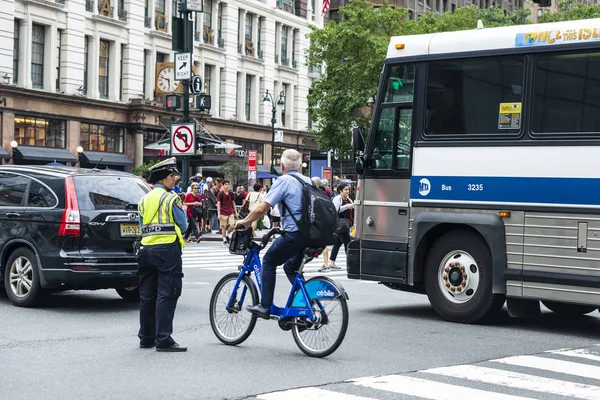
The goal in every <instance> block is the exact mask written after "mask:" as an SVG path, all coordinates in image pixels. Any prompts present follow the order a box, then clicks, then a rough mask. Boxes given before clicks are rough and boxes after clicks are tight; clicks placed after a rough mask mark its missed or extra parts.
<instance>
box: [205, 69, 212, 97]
mask: <svg viewBox="0 0 600 400" xmlns="http://www.w3.org/2000/svg"><path fill="white" fill-rule="evenodd" d="M211 78H212V67H211V66H210V65H207V64H205V65H204V93H205V94H211V83H212V79H211Z"/></svg>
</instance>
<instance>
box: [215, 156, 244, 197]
mask: <svg viewBox="0 0 600 400" xmlns="http://www.w3.org/2000/svg"><path fill="white" fill-rule="evenodd" d="M219 172H220V173H222V174H223V176H224V177H225V179H226V180H228V181H229V182H231V188H232V190H234V191H235V188H236V187H237V186H240V185H244V186H246V185H247V184H248V164H247V163H246V162H245V161H238V160H232V161H228V162H226V163H225V164H223V165H221V167H220V168H219Z"/></svg>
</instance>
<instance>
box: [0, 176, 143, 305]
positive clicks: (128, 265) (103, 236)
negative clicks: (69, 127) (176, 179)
mask: <svg viewBox="0 0 600 400" xmlns="http://www.w3.org/2000/svg"><path fill="white" fill-rule="evenodd" d="M149 190H150V188H149V187H148V186H147V184H146V183H145V182H144V181H143V180H142V179H140V178H139V177H137V176H135V175H132V174H129V173H125V172H119V171H112V170H111V171H108V170H97V169H79V168H70V167H49V166H19V165H4V166H0V279H2V281H3V282H4V287H5V289H6V293H7V294H8V298H9V299H10V301H11V302H12V303H13V304H15V305H17V306H23V307H30V306H34V305H36V304H38V303H39V302H40V300H41V299H42V298H43V296H44V294H46V293H50V292H53V291H62V290H71V289H86V290H87V289H92V290H94V289H111V288H114V289H116V291H117V293H119V295H121V297H123V298H124V299H126V300H131V301H137V299H138V298H139V293H138V291H137V275H136V270H137V263H136V261H135V254H134V249H133V247H134V246H133V244H134V241H135V239H136V238H137V237H138V235H139V232H140V228H139V222H138V214H137V204H138V202H139V200H140V199H141V198H142V197H143V196H144V195H145V194H146V193H147V192H148V191H149ZM2 281H0V282H2Z"/></svg>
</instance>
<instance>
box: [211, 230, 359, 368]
mask: <svg viewBox="0 0 600 400" xmlns="http://www.w3.org/2000/svg"><path fill="white" fill-rule="evenodd" d="M274 234H285V233H284V232H283V231H282V230H281V229H279V228H275V229H271V230H270V231H269V232H268V233H267V234H266V235H264V236H263V238H262V240H261V243H257V242H255V241H254V240H252V233H251V230H247V231H239V230H238V231H235V232H234V233H233V235H232V238H231V244H230V247H229V251H230V252H231V253H232V254H240V255H244V256H245V258H244V264H243V265H242V266H241V267H240V272H239V273H236V272H232V273H230V274H227V275H225V276H224V277H223V278H222V279H221V280H220V281H219V282H218V283H217V285H216V287H215V289H214V290H213V293H212V296H211V298H210V312H209V314H210V325H211V327H212V330H213V332H214V333H215V335H216V336H217V338H218V339H219V340H220V341H221V342H223V343H225V344H227V345H231V346H235V345H238V344H240V343H242V342H243V341H244V340H246V339H248V337H249V336H250V334H251V333H252V330H253V329H254V326H255V325H256V318H257V317H256V316H254V315H252V314H251V313H250V312H248V311H247V310H246V305H250V304H251V305H256V304H258V302H259V290H260V289H261V288H262V281H261V269H262V265H261V262H260V255H259V253H260V251H261V250H262V249H264V248H265V247H266V245H267V243H268V242H269V239H270V238H271V237H272V236H273V235H274ZM322 251H323V248H322V247H307V248H306V249H304V251H303V254H304V259H303V262H302V264H301V266H300V268H299V270H298V271H297V272H296V277H295V279H294V283H293V284H292V289H291V291H290V295H289V297H288V300H287V303H286V305H285V307H282V308H280V307H277V306H275V305H272V306H271V309H270V311H271V319H276V320H278V321H279V327H280V328H281V329H283V330H284V331H289V330H291V331H292V335H293V336H294V341H295V342H296V344H297V345H298V347H299V348H300V350H302V352H304V354H306V355H308V356H311V357H326V356H328V355H330V354H331V353H333V352H334V351H335V350H337V348H338V347H339V346H340V344H341V343H342V341H343V340H344V336H345V335H346V330H347V329H348V304H347V302H346V301H347V300H348V295H347V294H346V291H345V290H344V288H343V287H342V286H341V285H340V284H339V283H337V282H335V281H334V280H332V279H330V278H327V277H322V276H318V277H314V278H311V279H309V280H304V276H303V275H302V270H303V268H304V265H305V264H306V263H307V262H309V261H311V260H312V259H313V258H315V257H317V256H318V255H319V254H321V252H322ZM252 271H254V276H255V279H256V282H257V283H258V289H257V285H256V284H255V283H254V281H253V280H252Z"/></svg>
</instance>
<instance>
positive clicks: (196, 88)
mask: <svg viewBox="0 0 600 400" xmlns="http://www.w3.org/2000/svg"><path fill="white" fill-rule="evenodd" d="M202 89H203V88H202V77H201V76H200V75H194V76H192V81H191V82H190V92H192V93H193V94H200V93H202Z"/></svg>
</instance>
